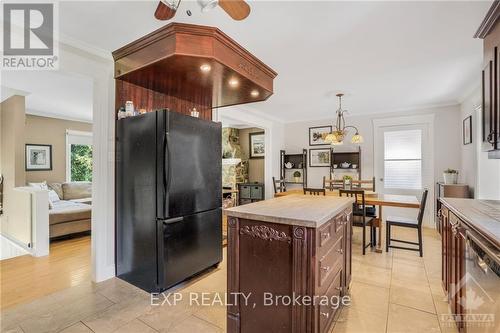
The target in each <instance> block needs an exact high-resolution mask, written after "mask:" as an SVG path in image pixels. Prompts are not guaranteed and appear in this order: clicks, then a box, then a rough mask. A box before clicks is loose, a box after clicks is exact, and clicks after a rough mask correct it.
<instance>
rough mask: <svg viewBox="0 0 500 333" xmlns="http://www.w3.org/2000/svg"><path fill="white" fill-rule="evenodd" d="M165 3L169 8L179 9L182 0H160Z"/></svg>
mask: <svg viewBox="0 0 500 333" xmlns="http://www.w3.org/2000/svg"><path fill="white" fill-rule="evenodd" d="M160 2H162V3H163V4H165V5H166V6H167V7H168V8H170V9H173V10H177V8H179V4H180V0H160Z"/></svg>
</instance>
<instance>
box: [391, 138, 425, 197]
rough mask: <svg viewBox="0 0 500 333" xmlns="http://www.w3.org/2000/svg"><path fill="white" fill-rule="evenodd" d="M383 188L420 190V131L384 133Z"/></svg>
mask: <svg viewBox="0 0 500 333" xmlns="http://www.w3.org/2000/svg"><path fill="white" fill-rule="evenodd" d="M384 186H385V188H397V189H412V190H419V189H421V188H422V130H420V129H417V130H404V131H387V132H384Z"/></svg>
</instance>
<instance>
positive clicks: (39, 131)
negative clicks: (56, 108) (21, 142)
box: [26, 115, 92, 183]
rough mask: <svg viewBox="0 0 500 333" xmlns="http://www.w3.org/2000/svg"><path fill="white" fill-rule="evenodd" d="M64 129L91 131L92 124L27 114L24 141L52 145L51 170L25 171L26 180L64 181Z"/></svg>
mask: <svg viewBox="0 0 500 333" xmlns="http://www.w3.org/2000/svg"><path fill="white" fill-rule="evenodd" d="M66 130H75V131H86V132H91V131H92V124H89V123H84V122H79V121H70V120H63V119H55V118H47V117H40V116H32V115H28V116H27V117H26V143H36V144H49V145H52V170H51V171H29V172H26V182H41V181H44V180H45V181H47V182H48V183H52V182H65V181H66Z"/></svg>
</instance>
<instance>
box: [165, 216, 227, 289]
mask: <svg viewBox="0 0 500 333" xmlns="http://www.w3.org/2000/svg"><path fill="white" fill-rule="evenodd" d="M165 222H166V223H164V222H163V221H158V223H161V224H162V225H161V230H162V234H161V235H160V237H161V240H160V246H159V256H158V259H159V267H158V268H159V277H160V283H161V285H162V289H167V288H169V287H171V286H173V285H175V284H177V283H179V282H181V281H183V280H186V279H187V278H189V277H191V276H193V275H195V274H197V273H199V272H201V271H203V270H204V269H206V268H209V267H211V266H214V265H216V264H218V263H219V262H221V261H222V210H221V209H220V208H217V209H214V210H210V211H206V212H202V213H198V214H193V215H188V216H184V217H182V218H178V219H176V220H173V219H171V220H166V221H165Z"/></svg>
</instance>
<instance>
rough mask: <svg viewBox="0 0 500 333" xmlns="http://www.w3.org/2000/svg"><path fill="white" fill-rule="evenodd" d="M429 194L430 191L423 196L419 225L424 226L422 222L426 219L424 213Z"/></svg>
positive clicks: (419, 212) (425, 191) (418, 218)
mask: <svg viewBox="0 0 500 333" xmlns="http://www.w3.org/2000/svg"><path fill="white" fill-rule="evenodd" d="M428 193H429V190H428V189H425V190H424V193H423V194H422V200H420V208H419V210H418V217H417V221H418V225H422V221H423V219H424V212H425V204H426V202H427V194H428Z"/></svg>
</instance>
